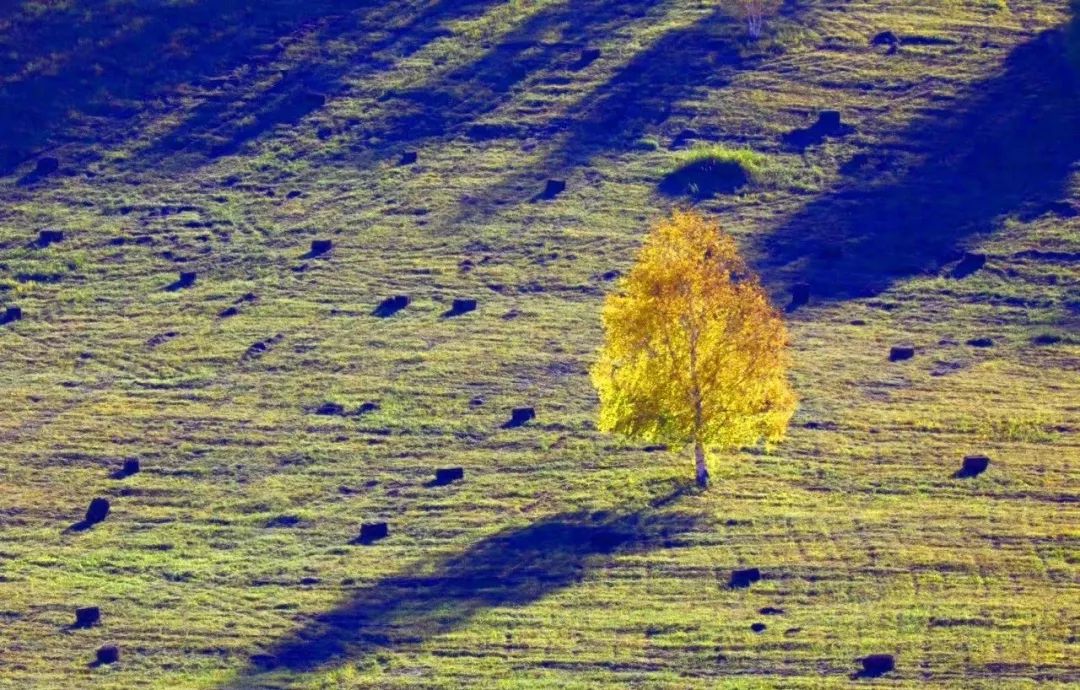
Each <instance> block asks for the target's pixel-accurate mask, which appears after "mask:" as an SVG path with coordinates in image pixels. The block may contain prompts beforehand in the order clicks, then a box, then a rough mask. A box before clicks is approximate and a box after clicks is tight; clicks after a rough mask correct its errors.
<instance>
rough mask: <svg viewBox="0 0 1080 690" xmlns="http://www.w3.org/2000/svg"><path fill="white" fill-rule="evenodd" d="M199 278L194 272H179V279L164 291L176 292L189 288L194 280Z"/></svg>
mask: <svg viewBox="0 0 1080 690" xmlns="http://www.w3.org/2000/svg"><path fill="white" fill-rule="evenodd" d="M198 277H199V274H198V273H196V272H195V271H181V272H180V277H179V278H178V279H177V281H176V282H175V283H172V284H171V285H169V286H168V287H166V288H165V289H166V290H168V291H169V292H176V291H177V290H183V289H184V288H189V287H191V286H192V285H194V284H195V279H196V278H198Z"/></svg>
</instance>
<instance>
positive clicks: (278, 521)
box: [266, 515, 300, 529]
mask: <svg viewBox="0 0 1080 690" xmlns="http://www.w3.org/2000/svg"><path fill="white" fill-rule="evenodd" d="M299 524H300V518H299V517H297V516H296V515H278V516H277V517H275V518H272V519H270V520H268V521H267V522H266V527H267V529H274V528H276V527H295V526H297V525H299Z"/></svg>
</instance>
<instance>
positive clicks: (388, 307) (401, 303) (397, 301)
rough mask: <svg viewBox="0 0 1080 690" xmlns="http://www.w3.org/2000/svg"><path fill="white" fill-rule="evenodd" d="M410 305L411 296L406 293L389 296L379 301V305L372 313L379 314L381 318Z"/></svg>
mask: <svg viewBox="0 0 1080 690" xmlns="http://www.w3.org/2000/svg"><path fill="white" fill-rule="evenodd" d="M407 306H409V298H408V297H407V296H405V295H396V296H394V297H388V298H387V299H384V300H383V301H382V302H380V303H379V306H377V307H375V310H374V311H373V312H371V313H372V315H373V316H378V317H379V318H381V319H385V318H387V317H390V316H393V315H394V314H396V313H398V312H399V311H401V310H402V309H404V308H405V307H407Z"/></svg>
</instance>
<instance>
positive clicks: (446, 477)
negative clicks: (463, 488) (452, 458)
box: [435, 467, 465, 486]
mask: <svg viewBox="0 0 1080 690" xmlns="http://www.w3.org/2000/svg"><path fill="white" fill-rule="evenodd" d="M464 478H465V469H464V468H462V467H444V468H442V469H438V470H435V484H436V485H438V486H443V485H446V484H452V483H453V482H456V481H459V480H462V479H464Z"/></svg>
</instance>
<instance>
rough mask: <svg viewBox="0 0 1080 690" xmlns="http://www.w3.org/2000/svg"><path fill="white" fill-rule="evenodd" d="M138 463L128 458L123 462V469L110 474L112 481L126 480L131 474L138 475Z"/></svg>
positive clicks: (134, 459)
mask: <svg viewBox="0 0 1080 690" xmlns="http://www.w3.org/2000/svg"><path fill="white" fill-rule="evenodd" d="M139 469H140V467H139V461H138V460H137V459H136V458H128V459H127V460H125V461H124V465H123V467H121V468H120V469H118V470H116V471H115V472H113V473H112V478H113V479H126V478H127V477H130V476H131V475H133V474H138V473H139Z"/></svg>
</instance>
